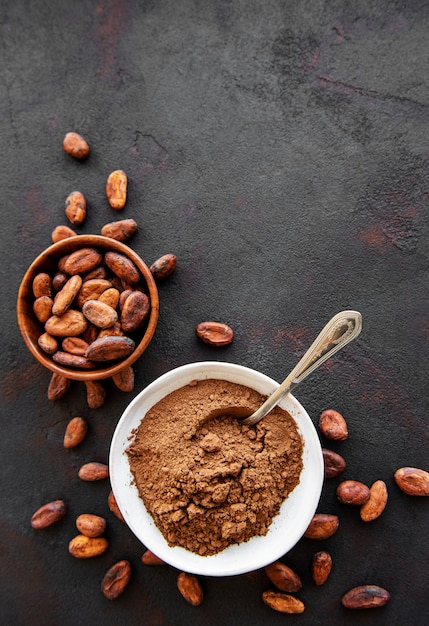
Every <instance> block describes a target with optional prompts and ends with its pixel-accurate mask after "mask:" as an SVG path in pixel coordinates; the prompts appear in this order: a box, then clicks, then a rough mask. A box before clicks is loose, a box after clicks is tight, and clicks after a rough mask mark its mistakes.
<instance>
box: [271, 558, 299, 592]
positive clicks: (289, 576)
mask: <svg viewBox="0 0 429 626" xmlns="http://www.w3.org/2000/svg"><path fill="white" fill-rule="evenodd" d="M265 573H266V575H267V576H268V578H269V579H270V581H271V582H272V583H273V585H274V586H275V587H277V589H280V591H287V592H289V593H295V592H296V591H299V590H300V589H301V587H302V581H301V578H300V577H299V576H298V574H297V573H296V572H294V571H293V570H292V569H291V568H290V567H288V566H287V565H285V564H284V563H282V562H281V561H276V562H275V563H271V564H270V565H267V567H266V568H265Z"/></svg>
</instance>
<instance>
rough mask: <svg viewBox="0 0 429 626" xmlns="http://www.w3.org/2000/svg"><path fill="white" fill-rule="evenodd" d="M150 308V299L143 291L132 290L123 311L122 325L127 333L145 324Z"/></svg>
mask: <svg viewBox="0 0 429 626" xmlns="http://www.w3.org/2000/svg"><path fill="white" fill-rule="evenodd" d="M149 309H150V300H149V298H148V297H147V295H146V294H145V293H142V292H141V291H132V292H131V293H130V294H129V296H128V298H127V299H126V300H125V302H124V305H123V307H122V311H121V326H122V328H123V330H124V332H126V333H132V332H134V331H136V330H137V329H138V328H140V326H141V325H142V324H143V321H144V320H145V319H146V317H147V314H148V313H149Z"/></svg>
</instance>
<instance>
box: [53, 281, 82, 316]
mask: <svg viewBox="0 0 429 626" xmlns="http://www.w3.org/2000/svg"><path fill="white" fill-rule="evenodd" d="M81 286H82V278H81V277H80V276H79V275H78V274H76V275H75V276H72V277H71V278H69V280H68V281H67V282H66V284H65V285H64V287H63V288H62V289H61V290H60V291H58V292H57V294H56V296H55V298H54V304H53V306H52V314H53V315H57V316H59V317H61V315H64V313H65V312H66V311H67V309H69V308H70V306H71V304H72V302H73V300H74V299H75V298H76V296H77V294H78V293H79V289H80V288H81Z"/></svg>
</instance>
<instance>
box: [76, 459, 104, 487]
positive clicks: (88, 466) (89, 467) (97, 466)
mask: <svg viewBox="0 0 429 626" xmlns="http://www.w3.org/2000/svg"><path fill="white" fill-rule="evenodd" d="M78 476H79V478H80V479H81V480H86V481H89V482H93V481H95V480H104V479H105V478H108V477H109V466H108V465H106V464H105V463H98V462H97V461H91V462H89V463H85V464H84V465H82V467H81V468H80V470H79V472H78Z"/></svg>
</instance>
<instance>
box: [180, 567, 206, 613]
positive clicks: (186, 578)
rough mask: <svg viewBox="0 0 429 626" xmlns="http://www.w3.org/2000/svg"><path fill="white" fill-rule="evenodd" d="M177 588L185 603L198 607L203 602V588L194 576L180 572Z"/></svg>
mask: <svg viewBox="0 0 429 626" xmlns="http://www.w3.org/2000/svg"><path fill="white" fill-rule="evenodd" d="M177 588H178V589H179V591H180V593H181V594H182V596H183V597H184V598H185V600H186V602H189V604H192V606H199V605H200V604H201V603H202V601H203V596H204V594H203V588H202V586H201V583H200V581H199V580H198V578H197V577H196V576H195V575H194V574H188V573H187V572H180V574H179V575H178V577H177Z"/></svg>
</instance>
